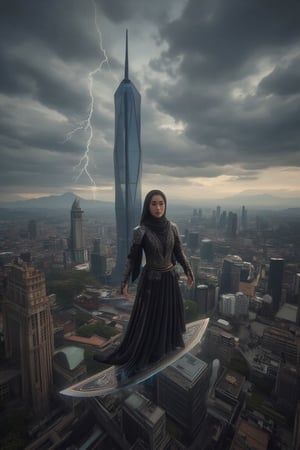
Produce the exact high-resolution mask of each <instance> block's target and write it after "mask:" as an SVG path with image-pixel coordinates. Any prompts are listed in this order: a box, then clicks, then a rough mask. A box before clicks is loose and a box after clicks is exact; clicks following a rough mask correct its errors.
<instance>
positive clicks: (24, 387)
mask: <svg viewBox="0 0 300 450" xmlns="http://www.w3.org/2000/svg"><path fill="white" fill-rule="evenodd" d="M3 313H4V336H5V354H6V357H7V358H8V359H9V360H10V361H11V362H12V363H13V364H14V365H15V367H17V368H18V369H19V370H20V374H21V395H22V398H23V400H24V401H25V402H26V403H28V404H29V405H30V406H31V407H32V408H33V411H34V412H35V414H41V415H45V414H46V413H47V412H48V411H49V398H50V389H51V385H52V356H53V352H54V343H53V325H52V317H51V312H50V304H49V302H48V299H47V297H46V286H45V276H44V274H43V273H42V272H40V271H38V270H36V269H35V268H34V267H33V266H32V265H31V263H30V262H28V263H26V262H24V261H23V260H21V259H20V258H19V259H17V260H16V261H15V262H14V264H12V266H11V270H10V273H9V276H8V285H7V292H6V296H5V301H4V307H3Z"/></svg>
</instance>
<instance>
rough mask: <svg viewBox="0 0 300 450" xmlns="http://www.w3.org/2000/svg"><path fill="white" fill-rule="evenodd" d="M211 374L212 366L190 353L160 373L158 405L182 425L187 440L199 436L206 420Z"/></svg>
mask: <svg viewBox="0 0 300 450" xmlns="http://www.w3.org/2000/svg"><path fill="white" fill-rule="evenodd" d="M210 375H211V368H210V366H208V364H207V363H206V362H204V361H202V360H200V359H198V358H196V357H195V356H193V355H192V354H191V353H187V354H186V355H184V356H183V357H182V358H180V359H179V360H178V361H176V362H175V363H173V364H171V365H170V366H169V367H167V368H166V369H164V370H163V371H162V372H160V373H159V375H158V378H157V401H158V405H159V406H160V407H162V408H163V409H165V410H166V412H167V415H169V416H170V417H171V418H172V419H173V420H174V422H175V423H176V424H178V425H179V427H180V428H182V431H183V433H184V435H185V439H186V440H187V441H191V440H192V439H194V438H195V437H196V435H197V434H198V432H199V430H200V427H201V424H202V422H203V420H204V417H205V414H206V394H207V391H208V387H209V379H210Z"/></svg>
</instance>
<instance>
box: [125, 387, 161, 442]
mask: <svg viewBox="0 0 300 450" xmlns="http://www.w3.org/2000/svg"><path fill="white" fill-rule="evenodd" d="M122 426H123V433H124V434H125V437H126V439H127V441H128V442H130V444H134V443H136V442H137V441H139V444H136V445H135V446H134V448H147V449H149V450H163V449H165V448H166V444H167V440H168V437H167V434H166V414H165V411H163V410H162V409H161V408H159V407H158V406H156V405H154V403H152V402H151V401H150V400H149V399H147V398H146V397H144V396H143V395H141V394H139V393H137V392H134V393H133V394H131V395H130V396H129V397H128V398H127V399H126V400H125V402H124V406H123V414H122ZM132 448H133V447H132Z"/></svg>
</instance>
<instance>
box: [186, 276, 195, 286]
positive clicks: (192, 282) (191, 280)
mask: <svg viewBox="0 0 300 450" xmlns="http://www.w3.org/2000/svg"><path fill="white" fill-rule="evenodd" d="M187 279H188V281H187V285H188V287H189V288H191V287H192V286H193V284H194V278H193V277H191V275H188V277H187Z"/></svg>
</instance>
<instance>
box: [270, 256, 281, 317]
mask: <svg viewBox="0 0 300 450" xmlns="http://www.w3.org/2000/svg"><path fill="white" fill-rule="evenodd" d="M283 272H284V259H283V258H270V268H269V276H268V290H267V293H268V294H269V295H270V296H271V297H272V308H273V312H274V313H275V314H276V313H277V311H278V309H279V307H280V305H281V291H282V280H283Z"/></svg>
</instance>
